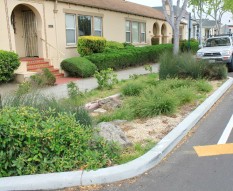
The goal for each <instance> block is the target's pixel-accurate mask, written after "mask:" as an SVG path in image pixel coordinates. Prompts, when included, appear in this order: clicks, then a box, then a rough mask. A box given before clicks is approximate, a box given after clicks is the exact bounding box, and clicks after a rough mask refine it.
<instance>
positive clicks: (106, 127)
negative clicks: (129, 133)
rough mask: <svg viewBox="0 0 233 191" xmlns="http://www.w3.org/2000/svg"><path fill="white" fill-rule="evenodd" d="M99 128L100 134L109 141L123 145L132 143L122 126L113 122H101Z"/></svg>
mask: <svg viewBox="0 0 233 191" xmlns="http://www.w3.org/2000/svg"><path fill="white" fill-rule="evenodd" d="M97 130H98V132H99V135H100V136H101V137H104V138H105V139H106V140H108V141H114V142H117V143H118V144H120V145H121V146H123V147H126V146H130V145H132V143H131V142H130V141H129V140H128V138H127V137H126V135H125V134H124V132H123V131H122V130H121V128H120V127H119V126H117V125H115V124H113V123H111V122H101V123H99V124H98V125H97Z"/></svg>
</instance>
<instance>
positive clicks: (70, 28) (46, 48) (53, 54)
mask: <svg viewBox="0 0 233 191" xmlns="http://www.w3.org/2000/svg"><path fill="white" fill-rule="evenodd" d="M0 11H1V13H2V14H1V19H0V26H1V30H0V42H1V43H0V49H4V50H12V51H15V52H17V53H18V54H19V56H20V57H21V58H25V57H39V58H45V59H48V60H49V61H50V64H52V65H53V66H55V68H60V62H61V60H63V59H65V58H68V57H73V56H78V53H77V40H78V38H79V37H80V36H83V35H95V36H103V37H105V38H106V39H107V40H112V41H118V42H128V43H133V44H135V45H147V44H151V38H152V37H153V36H158V37H159V39H160V43H170V42H171V39H172V30H171V27H170V25H169V24H168V23H167V22H166V21H165V18H164V15H163V14H162V13H161V12H159V11H157V10H155V9H153V8H150V7H147V6H143V5H138V4H135V3H131V2H127V1H124V0H37V1H35V0H1V1H0ZM23 60H26V61H27V59H23ZM28 60H29V59H28ZM41 62H42V61H41Z"/></svg>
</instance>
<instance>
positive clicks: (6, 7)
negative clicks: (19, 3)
mask: <svg viewBox="0 0 233 191" xmlns="http://www.w3.org/2000/svg"><path fill="white" fill-rule="evenodd" d="M4 3H5V12H6V22H7V31H8V39H9V47H10V51H12V40H11V30H10V21H9V14H8V5H7V0H4Z"/></svg>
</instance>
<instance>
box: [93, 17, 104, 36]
mask: <svg viewBox="0 0 233 191" xmlns="http://www.w3.org/2000/svg"><path fill="white" fill-rule="evenodd" d="M95 18H98V19H100V20H101V23H100V30H99V29H96V28H95ZM93 20H94V22H93V33H94V34H95V32H96V31H97V32H100V34H101V35H100V36H101V37H102V36H103V18H102V17H96V16H94V17H93Z"/></svg>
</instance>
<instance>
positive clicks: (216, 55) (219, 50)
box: [196, 35, 233, 72]
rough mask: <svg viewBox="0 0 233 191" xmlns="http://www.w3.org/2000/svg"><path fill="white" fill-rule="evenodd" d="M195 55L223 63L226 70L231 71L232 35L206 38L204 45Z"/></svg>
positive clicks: (232, 61) (211, 61)
mask: <svg viewBox="0 0 233 191" xmlns="http://www.w3.org/2000/svg"><path fill="white" fill-rule="evenodd" d="M196 56H197V58H198V59H205V60H208V61H209V62H210V63H216V62H221V63H225V64H227V67H228V70H229V71H230V72H233V37H232V36H230V35H222V36H221V35H218V36H214V37H211V38H208V39H207V40H206V43H205V46H203V47H202V48H201V49H200V50H198V51H197V54H196Z"/></svg>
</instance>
